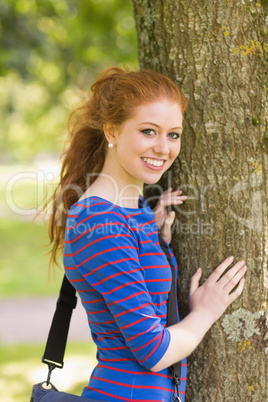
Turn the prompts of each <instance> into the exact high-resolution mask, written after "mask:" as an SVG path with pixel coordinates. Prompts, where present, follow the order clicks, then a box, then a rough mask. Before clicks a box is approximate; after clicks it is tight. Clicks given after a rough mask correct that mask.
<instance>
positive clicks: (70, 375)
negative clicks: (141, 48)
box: [0, 0, 138, 402]
mask: <svg viewBox="0 0 268 402" xmlns="http://www.w3.org/2000/svg"><path fill="white" fill-rule="evenodd" d="M122 64H127V65H128V66H130V67H132V68H138V61H137V39H136V31H135V23H134V18H133V13H132V8H131V4H130V1H129V0H57V1H54V0H1V3H0V121H1V124H0V161H1V165H0V194H1V198H0V207H1V208H0V229H1V230H0V400H1V402H13V401H15V402H25V401H28V400H29V399H30V393H31V387H32V385H33V383H35V382H41V381H43V380H45V379H46V372H47V370H46V367H45V365H43V364H42V363H41V357H42V354H43V351H44V346H45V341H46V337H47V333H48V330H49V325H50V322H51V319H52V315H53V312H54V308H55V304H56V300H57V294H58V291H59V286H60V283H61V279H62V275H63V270H62V267H61V266H60V267H59V268H56V269H55V271H49V269H48V261H49V256H48V255H47V252H48V250H49V248H48V247H47V245H48V235H47V228H46V225H45V223H44V222H43V219H42V217H39V218H37V219H35V220H34V221H33V218H34V216H35V215H36V213H37V212H38V211H39V210H40V205H41V204H42V202H43V200H44V199H46V197H47V196H48V195H47V194H51V192H52V190H53V188H54V187H55V185H56V183H57V177H58V173H59V170H60V162H59V157H60V155H61V153H62V150H63V147H64V144H65V141H66V138H67V131H66V120H67V117H68V115H69V113H70V111H71V110H72V108H73V107H75V106H76V105H78V104H79V103H80V102H81V101H82V100H83V97H84V92H88V90H89V88H90V85H91V83H92V81H93V80H94V79H95V77H96V76H97V74H98V73H99V72H100V71H101V70H102V69H103V68H105V67H107V66H111V65H117V66H120V65H122ZM60 265H61V264H60ZM94 364H95V348H94V345H92V342H91V340H90V338H89V334H88V330H87V324H86V317H85V316H84V313H83V311H82V310H81V308H80V307H79V308H78V309H77V311H75V313H74V317H73V320H72V323H71V330H70V337H69V342H68V345H67V350H66V357H65V367H64V369H63V371H62V370H56V371H55V373H54V374H53V376H52V382H53V383H55V385H56V386H57V387H58V388H59V389H60V390H63V391H68V392H73V393H77V394H79V393H80V392H81V388H82V387H83V386H84V385H86V383H87V381H88V377H89V375H90V370H91V369H92V368H93V367H94Z"/></svg>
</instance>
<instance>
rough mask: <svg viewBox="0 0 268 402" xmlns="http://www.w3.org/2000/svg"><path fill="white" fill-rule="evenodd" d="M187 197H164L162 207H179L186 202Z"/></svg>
mask: <svg viewBox="0 0 268 402" xmlns="http://www.w3.org/2000/svg"><path fill="white" fill-rule="evenodd" d="M187 198H188V197H187V196H186V195H180V196H171V195H170V196H169V197H164V198H162V202H163V205H164V206H165V207H168V206H170V205H179V204H182V203H183V201H186V200H187Z"/></svg>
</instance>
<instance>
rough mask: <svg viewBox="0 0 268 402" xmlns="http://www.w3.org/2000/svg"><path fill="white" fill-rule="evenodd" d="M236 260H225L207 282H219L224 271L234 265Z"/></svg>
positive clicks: (231, 258)
mask: <svg viewBox="0 0 268 402" xmlns="http://www.w3.org/2000/svg"><path fill="white" fill-rule="evenodd" d="M233 260H234V257H233V256H231V257H228V258H226V260H224V261H223V262H222V263H221V264H220V265H219V266H218V267H217V268H216V269H215V270H214V271H213V272H212V274H211V275H210V276H209V277H208V279H207V281H208V282H217V281H218V280H219V279H220V277H221V275H222V274H223V273H224V271H225V270H226V269H227V268H228V267H229V266H230V265H231V264H232V262H233Z"/></svg>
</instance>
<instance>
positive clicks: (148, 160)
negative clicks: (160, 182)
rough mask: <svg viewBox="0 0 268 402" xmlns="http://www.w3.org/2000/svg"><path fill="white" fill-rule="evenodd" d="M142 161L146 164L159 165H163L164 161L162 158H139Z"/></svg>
mask: <svg viewBox="0 0 268 402" xmlns="http://www.w3.org/2000/svg"><path fill="white" fill-rule="evenodd" d="M141 159H142V160H143V161H144V162H146V163H148V165H152V166H156V167H160V166H163V165H164V163H165V161H164V160H157V159H151V158H144V157H142V158H141Z"/></svg>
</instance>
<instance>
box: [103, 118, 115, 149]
mask: <svg viewBox="0 0 268 402" xmlns="http://www.w3.org/2000/svg"><path fill="white" fill-rule="evenodd" d="M103 132H104V135H105V137H106V140H107V141H108V143H111V144H114V145H115V144H116V141H117V137H118V128H117V126H116V125H115V124H113V123H105V124H104V125H103Z"/></svg>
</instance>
